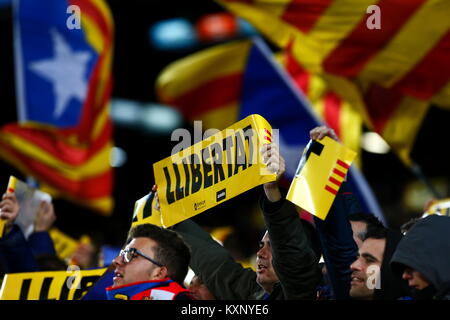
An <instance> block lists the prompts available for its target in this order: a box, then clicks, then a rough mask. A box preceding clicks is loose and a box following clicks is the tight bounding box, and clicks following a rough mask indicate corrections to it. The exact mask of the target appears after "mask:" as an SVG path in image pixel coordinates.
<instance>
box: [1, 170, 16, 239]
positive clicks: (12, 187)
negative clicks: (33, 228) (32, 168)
mask: <svg viewBox="0 0 450 320" xmlns="http://www.w3.org/2000/svg"><path fill="white" fill-rule="evenodd" d="M16 183H17V178H16V177H14V176H10V177H9V181H8V187H7V189H6V193H12V192H14V190H15V189H16ZM5 225H6V220H3V219H0V239H1V238H2V237H3V233H4V232H5Z"/></svg>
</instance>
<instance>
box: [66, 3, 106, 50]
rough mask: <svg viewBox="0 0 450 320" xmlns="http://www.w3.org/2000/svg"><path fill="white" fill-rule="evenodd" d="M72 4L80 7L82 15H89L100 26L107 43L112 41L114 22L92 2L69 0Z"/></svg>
mask: <svg viewBox="0 0 450 320" xmlns="http://www.w3.org/2000/svg"><path fill="white" fill-rule="evenodd" d="M69 2H70V4H72V5H76V6H79V7H80V11H81V15H82V16H83V14H86V15H88V16H89V17H90V18H91V19H92V20H93V21H94V22H95V23H96V24H97V26H98V28H99V29H100V31H101V32H102V35H103V37H105V38H106V39H107V42H108V43H110V42H111V41H112V28H111V25H112V21H110V20H109V18H108V17H107V16H105V15H104V14H103V12H102V11H100V9H99V8H98V7H97V6H96V5H95V2H94V1H91V0H88V1H86V0H69Z"/></svg>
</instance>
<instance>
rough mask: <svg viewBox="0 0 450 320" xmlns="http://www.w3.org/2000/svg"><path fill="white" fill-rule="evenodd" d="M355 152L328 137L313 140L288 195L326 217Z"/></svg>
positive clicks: (319, 215)
mask: <svg viewBox="0 0 450 320" xmlns="http://www.w3.org/2000/svg"><path fill="white" fill-rule="evenodd" d="M355 157H356V152H354V151H352V150H350V149H348V148H347V147H345V146H343V145H341V144H340V143H338V142H336V141H334V140H333V139H331V138H329V137H325V138H323V139H322V140H320V141H318V140H311V141H310V142H309V143H308V145H307V146H306V148H305V151H304V152H303V156H302V158H301V159H300V163H299V165H298V168H297V172H296V174H295V177H294V179H293V180H292V183H291V186H290V188H289V191H288V195H287V199H288V200H289V201H291V202H293V203H294V204H296V205H297V206H299V207H301V208H302V209H304V210H306V211H308V212H309V213H311V214H313V215H315V216H316V217H318V218H320V219H322V220H325V218H326V216H327V214H328V211H330V208H331V205H332V204H333V201H334V198H335V197H336V194H337V193H338V191H339V188H340V186H341V184H342V182H344V179H345V175H346V174H347V171H348V169H349V168H350V165H351V164H352V162H353V160H354V159H355Z"/></svg>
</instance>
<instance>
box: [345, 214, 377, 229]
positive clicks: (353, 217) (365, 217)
mask: <svg viewBox="0 0 450 320" xmlns="http://www.w3.org/2000/svg"><path fill="white" fill-rule="evenodd" d="M348 219H349V220H350V221H362V222H365V223H367V227H369V226H371V227H376V228H384V226H383V223H381V221H380V220H378V218H377V217H375V216H374V215H373V214H371V213H364V212H355V213H351V214H349V215H348Z"/></svg>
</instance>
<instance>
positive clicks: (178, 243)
mask: <svg viewBox="0 0 450 320" xmlns="http://www.w3.org/2000/svg"><path fill="white" fill-rule="evenodd" d="M141 237H142V238H149V239H151V240H153V241H155V242H156V243H157V244H158V247H157V248H154V249H155V260H156V261H158V262H160V263H162V264H163V265H164V266H165V267H166V268H167V273H168V276H169V277H170V278H171V279H172V280H174V281H176V282H178V283H179V284H181V285H182V284H183V282H184V278H185V277H186V274H187V272H188V268H189V262H190V259H191V251H190V249H189V247H188V246H187V245H186V243H185V242H184V241H183V239H182V238H181V237H180V236H179V235H178V234H177V233H176V232H174V231H172V230H168V229H164V228H161V227H158V226H155V225H153V224H149V223H146V224H141V225H138V226H136V227H134V228H133V229H131V230H130V232H129V236H128V241H127V242H130V241H131V239H134V238H141Z"/></svg>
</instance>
